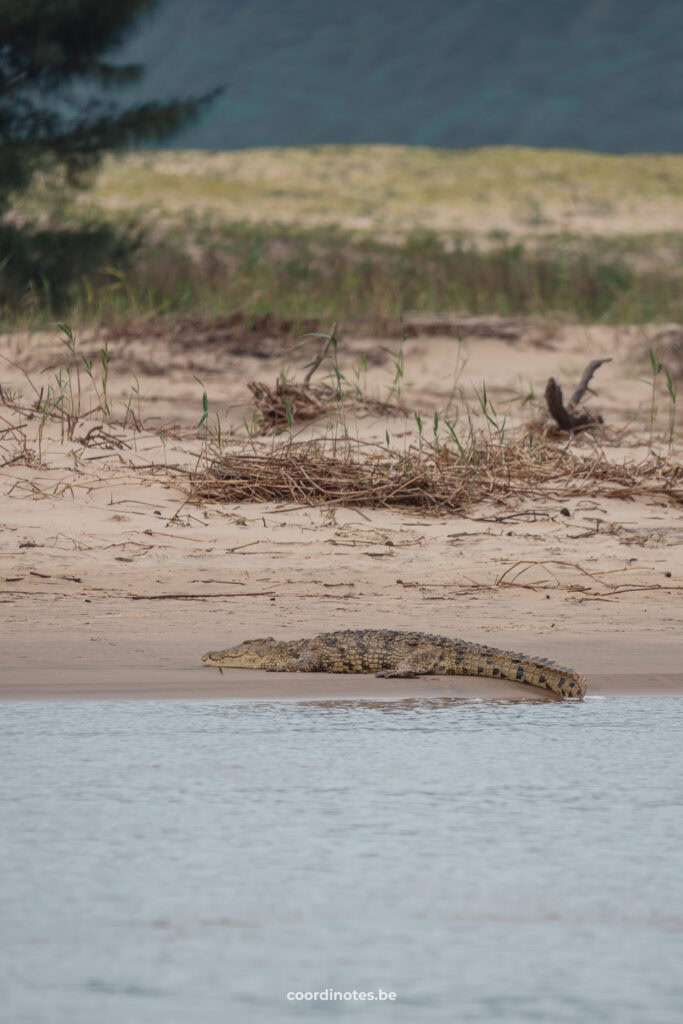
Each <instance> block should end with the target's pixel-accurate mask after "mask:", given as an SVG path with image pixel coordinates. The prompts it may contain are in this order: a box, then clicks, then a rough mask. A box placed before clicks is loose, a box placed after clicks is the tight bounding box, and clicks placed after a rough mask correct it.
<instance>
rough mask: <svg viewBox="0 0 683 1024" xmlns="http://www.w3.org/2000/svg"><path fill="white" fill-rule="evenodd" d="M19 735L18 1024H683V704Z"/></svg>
mask: <svg viewBox="0 0 683 1024" xmlns="http://www.w3.org/2000/svg"><path fill="white" fill-rule="evenodd" d="M0 720H1V721H2V737H1V743H0V787H1V789H2V797H3V801H2V808H3V809H2V817H3V822H2V831H1V833H0V835H1V838H0V848H1V849H0V855H1V858H2V859H1V864H2V871H1V873H0V895H1V899H2V903H1V908H0V948H1V950H2V969H1V975H0V989H1V990H2V991H3V993H4V995H3V1003H4V1010H3V1011H0V1014H1V1013H4V1014H5V1018H4V1019H6V1020H7V1021H11V1022H12V1024H29V1022H30V1024H33V1022H43V1021H45V1022H50V1024H62V1022H63V1024H92V1022H94V1021H97V1022H98V1024H157V1022H163V1024H190V1022H193V1024H194V1022H195V1021H196V1022H201V1024H224V1022H226V1021H228V1020H230V1021H236V1022H240V1024H242V1022H245V1024H251V1022H255V1024H261V1022H263V1024H271V1022H278V1021H284V1022H286V1021H290V1020H297V1019H301V1020H306V1021H313V1022H318V1021H327V1020H329V1019H330V1018H332V1019H337V1018H339V1017H342V1016H343V1017H348V1018H349V1019H353V1020H355V1021H360V1022H366V1021H376V1020H389V1019H391V1020H394V1021H401V1022H411V1024H417V1022H420V1024H422V1022H430V1021H463V1022H468V1024H469V1022H494V1021H506V1022H520V1024H521V1022H531V1021H539V1022H543V1024H549V1022H552V1024H564V1022H567V1024H592V1022H602V1021H604V1022H614V1024H631V1022H633V1024H645V1022H647V1024H669V1022H671V1024H674V1022H675V1024H679V1021H680V1020H681V1019H682V1017H683V981H682V980H681V979H682V977H683V974H682V972H681V969H680V965H681V962H682V960H683V870H682V853H681V851H682V850H683V813H682V811H683V791H682V785H681V753H680V750H681V735H682V734H683V700H680V699H677V698H662V697H659V698H612V699H609V700H608V699H600V698H589V699H587V700H586V701H585V702H584V703H582V704H569V703H566V704H564V703H562V704H560V703H551V704H538V703H526V702H524V703H513V702H496V701H452V700H409V701H401V702H398V701H395V702H385V703H381V702H361V701H346V702H340V703H320V702H317V703H292V702H287V703H284V702H283V703H277V702H272V703H269V702H251V703H244V704H241V703H240V704H237V703H234V702H227V701H226V702H219V701H187V702H186V701H87V702H80V701H73V702H51V703H34V702H31V703H22V702H10V703H6V704H4V705H2V706H1V707H0ZM326 989H333V990H336V991H340V992H351V991H353V990H356V991H357V992H359V991H363V992H373V993H377V992H378V990H379V989H382V990H383V991H384V992H392V991H393V992H395V993H396V1000H395V1001H393V1002H388V1001H385V1002H382V1003H379V1002H373V1003H369V1002H361V1001H358V1000H356V1001H352V1002H345V1003H340V1002H334V1003H331V1002H327V1003H317V1004H313V1003H300V1002H294V1001H291V1000H288V999H287V993H290V992H299V991H300V992H312V991H324V990H326Z"/></svg>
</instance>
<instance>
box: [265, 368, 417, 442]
mask: <svg viewBox="0 0 683 1024" xmlns="http://www.w3.org/2000/svg"><path fill="white" fill-rule="evenodd" d="M249 390H250V391H251V393H252V395H253V396H254V407H255V421H256V425H257V426H258V431H259V433H261V434H277V433H282V432H283V431H285V430H291V429H292V427H294V426H295V425H297V426H300V425H301V424H304V423H312V422H314V421H315V420H318V419H321V418H322V417H330V416H342V415H343V414H344V412H345V411H352V412H353V413H354V414H355V415H359V414H360V415H363V414H366V415H379V416H387V415H388V416H393V415H396V414H398V413H402V412H403V411H404V410H403V409H402V408H401V407H400V406H398V405H395V404H394V403H392V402H382V401H379V400H378V399H374V398H369V397H368V396H367V395H364V394H363V393H362V392H360V391H358V392H356V391H353V390H350V389H349V388H342V387H341V386H339V387H333V386H332V385H330V384H305V383H303V384H297V382H296V381H293V380H289V379H287V378H286V377H278V379H277V381H276V382H275V385H274V386H273V387H269V386H268V384H262V383H258V382H256V381H251V382H250V384H249Z"/></svg>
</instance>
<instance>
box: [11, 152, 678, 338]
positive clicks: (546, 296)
mask: <svg viewBox="0 0 683 1024" xmlns="http://www.w3.org/2000/svg"><path fill="white" fill-rule="evenodd" d="M14 218H15V220H14V222H13V223H11V224H5V225H4V226H3V225H0V309H1V310H2V313H3V316H4V319H5V320H6V321H8V322H9V323H10V324H12V323H14V324H26V323H29V324H41V323H45V322H46V321H49V320H54V319H55V318H63V319H64V318H68V319H70V320H73V321H82V320H102V319H106V318H107V317H110V316H136V315H144V314H148V313H169V314H174V313H191V312H197V311H199V312H203V313H206V314H212V313H215V314H220V313H223V312H231V311H234V310H235V309H238V308H239V309H242V310H244V311H245V312H246V313H247V314H255V315H258V314H261V313H264V312H273V313H275V314H277V315H281V316H293V317H299V316H301V317H308V316H320V317H330V318H333V319H337V318H339V319H342V318H344V317H348V316H353V315H371V316H377V317H397V316H400V315H401V314H402V313H403V312H406V311H429V312H443V311H446V310H454V311H459V312H463V313H472V314H482V313H483V314H489V313H498V314H501V315H514V314H525V315H526V314H544V313H560V314H562V315H566V316H568V317H570V318H574V319H577V320H581V321H586V322H590V321H604V322H636V323H638V322H640V323H642V322H647V321H651V320H681V319H682V318H683V284H682V282H683V269H682V268H683V232H671V231H669V230H668V225H670V224H671V223H676V222H677V218H678V222H683V156H667V155H656V154H655V155H647V154H646V155H641V156H604V155H600V154H595V153H581V152H574V151H570V150H545V151H544V150H535V149H524V148H521V147H498V148H484V149H471V150H464V151H448V150H434V149H427V148H420V147H415V148H410V147H400V146H317V147H301V148H290V149H263V150H245V151H241V152H231V153H230V152H229V153H204V152H192V151H185V152H182V151H181V152H178V151H165V152H158V153H156V152H144V153H133V154H130V155H129V156H127V157H125V158H124V159H119V160H114V159H108V160H107V161H105V164H104V167H103V169H102V171H101V173H100V174H99V176H98V177H97V178H96V179H95V180H94V182H93V186H92V189H91V190H89V191H87V192H84V193H81V194H79V195H76V196H74V195H73V194H71V195H70V194H69V193H68V192H64V191H63V190H61V189H58V190H56V191H55V189H54V188H52V189H50V188H48V187H47V186H46V185H45V184H43V185H40V184H39V185H38V186H37V187H36V189H35V190H34V192H33V193H32V194H30V195H28V196H25V197H22V200H21V204H20V206H18V207H17V209H16V210H15V211H14ZM31 223H34V224H35V227H33V228H32V227H31V226H30V224H31ZM18 224H22V226H21V227H18V226H17V225H18ZM46 228H50V229H51V230H49V231H48V230H45V229H46Z"/></svg>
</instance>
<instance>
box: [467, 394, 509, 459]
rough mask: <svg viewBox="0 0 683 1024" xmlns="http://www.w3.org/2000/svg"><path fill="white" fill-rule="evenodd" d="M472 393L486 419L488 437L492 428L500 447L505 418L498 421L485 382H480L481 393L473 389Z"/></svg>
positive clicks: (503, 434) (503, 438)
mask: <svg viewBox="0 0 683 1024" xmlns="http://www.w3.org/2000/svg"><path fill="white" fill-rule="evenodd" d="M474 393H475V395H476V396H477V400H478V402H479V405H480V406H481V411H482V412H483V414H484V416H485V417H486V421H487V425H488V428H489V437H490V436H491V433H492V430H491V428H493V430H494V431H495V432H496V434H497V436H498V443H499V444H501V445H502V444H503V442H504V440H505V423H506V420H507V417H506V416H504V417H503V420H502V423H501V422H499V421H498V415H497V413H496V410H495V409H494V407H493V402H492V401H491V399H490V398H489V396H488V393H487V391H486V381H482V385H481V391H477V389H476V388H475V389H474Z"/></svg>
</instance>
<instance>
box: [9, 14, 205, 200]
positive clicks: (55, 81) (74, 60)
mask: <svg viewBox="0 0 683 1024" xmlns="http://www.w3.org/2000/svg"><path fill="white" fill-rule="evenodd" d="M156 2H157V0H104V2H103V0H0V213H2V212H3V210H4V209H6V208H7V206H8V204H9V201H10V198H11V196H12V194H13V193H17V192H21V191H23V190H25V189H26V188H27V187H28V186H29V184H30V182H31V179H32V178H33V175H34V174H35V172H36V171H37V170H39V169H40V170H48V171H49V170H50V169H52V170H54V169H56V168H60V169H62V170H63V171H64V172H65V174H66V178H67V180H68V181H69V182H70V183H71V184H75V185H78V184H79V183H82V182H83V179H84V175H85V173H86V172H87V171H89V170H91V169H92V168H93V167H94V166H96V165H97V163H98V161H99V160H100V158H101V156H102V155H103V154H104V153H105V152H107V151H109V150H115V149H121V148H125V147H127V146H130V145H133V144H136V143H141V142H145V141H149V140H161V139H163V138H165V137H167V136H168V135H170V134H172V133H173V132H174V131H176V130H177V129H178V128H179V127H180V126H181V125H182V124H183V123H184V122H186V121H187V120H189V119H190V118H192V117H193V116H194V115H196V114H197V113H198V111H199V110H200V109H201V108H202V107H203V106H204V105H205V104H206V103H207V102H208V101H209V100H210V99H212V98H213V97H214V96H215V95H216V94H217V92H219V91H220V90H213V91H212V92H209V93H205V94H204V95H201V96H197V97H190V98H183V99H174V100H170V101H165V102H155V101H146V102H142V103H137V104H134V105H132V106H125V105H122V104H121V102H120V101H119V102H117V101H116V99H115V97H114V96H113V95H112V94H113V92H114V90H115V88H116V87H117V86H119V87H121V86H127V85H129V84H130V83H134V82H136V81H138V80H139V79H140V78H141V77H142V74H143V70H144V69H143V67H142V66H141V65H140V64H120V63H116V61H115V60H112V59H111V54H112V51H115V50H116V48H117V47H119V46H121V45H122V44H123V43H124V42H125V41H126V40H127V38H128V37H129V35H130V34H131V32H132V31H133V30H134V29H135V28H136V27H137V25H138V24H139V22H140V20H141V19H142V18H144V16H145V15H146V14H147V13H148V12H149V11H150V10H151V9H152V8H153V7H154V6H156Z"/></svg>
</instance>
